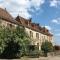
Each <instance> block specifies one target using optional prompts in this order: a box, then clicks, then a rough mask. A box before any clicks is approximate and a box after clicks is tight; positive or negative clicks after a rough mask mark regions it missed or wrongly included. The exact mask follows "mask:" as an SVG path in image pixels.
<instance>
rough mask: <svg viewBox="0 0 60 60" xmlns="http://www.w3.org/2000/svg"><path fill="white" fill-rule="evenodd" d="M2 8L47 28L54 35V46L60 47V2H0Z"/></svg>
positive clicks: (6, 0) (50, 0)
mask: <svg viewBox="0 0 60 60" xmlns="http://www.w3.org/2000/svg"><path fill="white" fill-rule="evenodd" d="M0 7H1V8H3V9H5V8H6V10H7V11H8V12H9V13H10V14H11V15H12V16H13V17H16V16H17V15H20V16H21V17H24V18H26V19H29V18H32V21H33V22H35V23H39V24H40V25H41V26H45V27H46V28H47V29H49V31H50V32H51V33H52V34H53V39H54V44H56V45H60V0H0Z"/></svg>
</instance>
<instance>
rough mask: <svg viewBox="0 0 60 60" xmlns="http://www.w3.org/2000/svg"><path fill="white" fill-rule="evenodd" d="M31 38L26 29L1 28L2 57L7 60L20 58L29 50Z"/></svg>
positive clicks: (18, 27) (0, 52)
mask: <svg viewBox="0 0 60 60" xmlns="http://www.w3.org/2000/svg"><path fill="white" fill-rule="evenodd" d="M29 44H30V38H29V36H28V35H27V34H26V33H25V29H24V27H20V26H17V27H16V28H15V29H11V28H7V27H6V28H1V27H0V55H1V57H5V58H14V57H20V56H21V55H22V54H23V53H25V52H26V50H27V45H29Z"/></svg>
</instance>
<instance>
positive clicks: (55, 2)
mask: <svg viewBox="0 0 60 60" xmlns="http://www.w3.org/2000/svg"><path fill="white" fill-rule="evenodd" d="M59 5H60V0H51V1H50V7H58V6H59Z"/></svg>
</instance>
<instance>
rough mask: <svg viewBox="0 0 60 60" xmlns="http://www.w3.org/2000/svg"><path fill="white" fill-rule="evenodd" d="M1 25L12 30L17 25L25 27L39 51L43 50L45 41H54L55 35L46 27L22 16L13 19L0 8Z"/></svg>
mask: <svg viewBox="0 0 60 60" xmlns="http://www.w3.org/2000/svg"><path fill="white" fill-rule="evenodd" d="M0 25H1V26H5V27H12V28H14V27H16V26H17V25H20V26H24V27H25V31H26V33H27V34H28V35H29V36H30V38H31V44H32V45H39V50H40V49H41V44H42V42H45V40H48V41H49V42H51V41H52V40H53V35H52V34H51V33H50V32H49V30H48V29H46V28H45V27H41V26H39V24H37V23H33V22H32V19H25V18H23V17H20V16H17V17H16V18H13V17H12V16H11V15H10V14H9V13H8V12H7V10H6V9H2V8H0Z"/></svg>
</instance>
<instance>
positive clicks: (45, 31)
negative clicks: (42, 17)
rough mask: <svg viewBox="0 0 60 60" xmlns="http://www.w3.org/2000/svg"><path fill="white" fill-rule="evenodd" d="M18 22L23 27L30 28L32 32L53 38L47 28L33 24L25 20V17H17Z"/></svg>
mask: <svg viewBox="0 0 60 60" xmlns="http://www.w3.org/2000/svg"><path fill="white" fill-rule="evenodd" d="M16 21H18V22H20V24H22V25H23V26H25V27H27V28H30V29H32V30H35V31H38V32H40V33H43V34H45V35H49V36H53V35H52V34H51V33H49V30H48V29H46V28H45V27H41V26H39V24H36V23H32V21H31V20H29V19H25V18H23V17H20V16H17V17H16Z"/></svg>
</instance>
